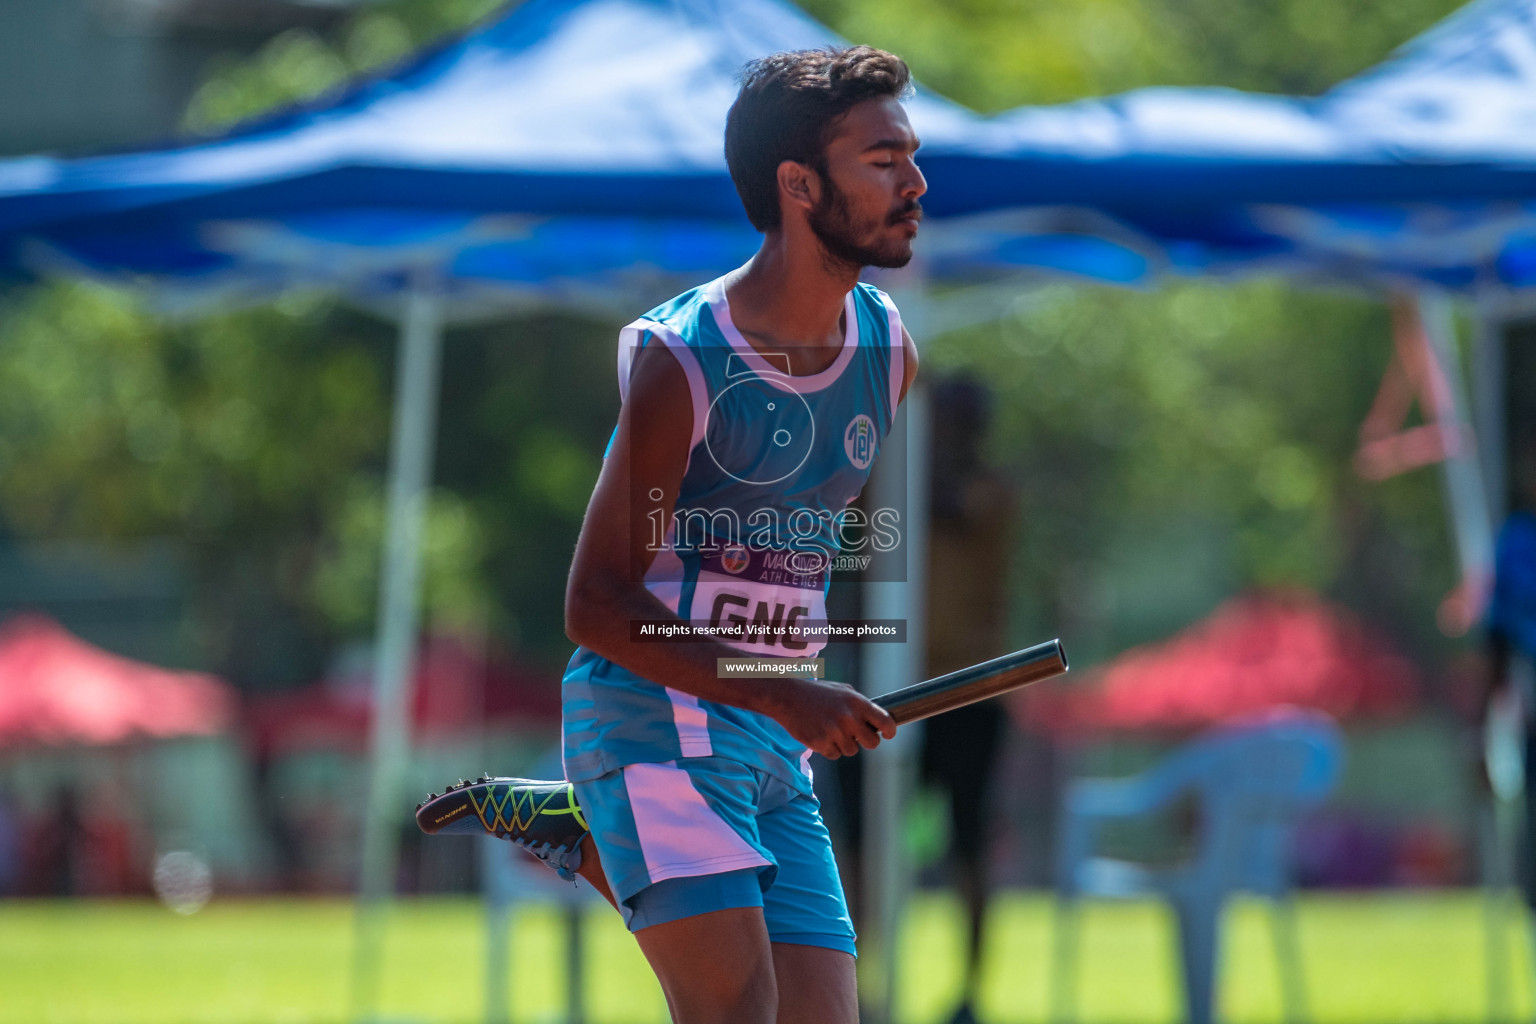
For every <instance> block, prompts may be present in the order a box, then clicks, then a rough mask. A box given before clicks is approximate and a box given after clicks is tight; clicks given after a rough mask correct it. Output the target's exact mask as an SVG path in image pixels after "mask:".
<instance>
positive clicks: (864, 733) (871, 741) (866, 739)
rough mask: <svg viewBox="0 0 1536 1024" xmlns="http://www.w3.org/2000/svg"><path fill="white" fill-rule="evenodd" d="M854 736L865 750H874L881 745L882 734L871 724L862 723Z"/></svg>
mask: <svg viewBox="0 0 1536 1024" xmlns="http://www.w3.org/2000/svg"><path fill="white" fill-rule="evenodd" d="M854 736H855V738H856V739H858V741H859V746H861V747H863V748H864V749H865V750H874V749H875V748H876V747H878V746H879V745H880V734H879V733H878V732H876V731H875V727H874V726H873V725H872V724H870V723H869V722H860V723H859V725H858V728H857V729H856V730H854Z"/></svg>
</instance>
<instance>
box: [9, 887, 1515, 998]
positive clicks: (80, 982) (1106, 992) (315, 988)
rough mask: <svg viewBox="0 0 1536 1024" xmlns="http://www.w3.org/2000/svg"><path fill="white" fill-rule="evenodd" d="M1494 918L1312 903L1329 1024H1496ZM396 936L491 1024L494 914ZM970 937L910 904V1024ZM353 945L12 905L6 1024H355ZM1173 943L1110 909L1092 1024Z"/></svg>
mask: <svg viewBox="0 0 1536 1024" xmlns="http://www.w3.org/2000/svg"><path fill="white" fill-rule="evenodd" d="M1051 906H1052V905H1051V901H1050V900H1049V898H1047V897H1045V896H1042V895H1039V894H1033V893H1010V894H1005V895H1003V896H1001V897H999V899H998V902H997V904H996V914H995V917H994V927H993V928H992V932H991V936H990V939H989V944H988V949H987V959H986V968H985V983H984V984H985V996H984V999H983V1001H982V1004H981V1007H980V1009H981V1011H982V1013H983V1016H984V1018H985V1019H987V1020H989V1021H995V1022H997V1024H1010V1022H1024V1021H1045V1020H1046V1019H1047V1016H1048V1015H1047V1010H1046V1007H1047V1003H1048V994H1047V981H1048V973H1049V966H1048V964H1049V961H1048V956H1047V954H1048V952H1049V948H1050V945H1049V944H1050V937H1051ZM1485 906H1486V904H1485V903H1484V901H1483V900H1482V899H1481V897H1479V896H1478V895H1476V894H1470V893H1462V892H1455V893H1406V894H1389V895H1379V894H1372V895H1368V896H1311V897H1308V898H1304V899H1303V900H1302V901H1301V904H1300V912H1299V915H1300V925H1299V927H1300V932H1301V941H1302V945H1303V957H1304V966H1305V970H1306V972H1307V977H1308V983H1309V990H1310V996H1311V1003H1312V1011H1313V1018H1314V1020H1315V1021H1317V1022H1318V1024H1335V1022H1336V1024H1346V1022H1348V1024H1353V1022H1361V1024H1384V1022H1393V1021H1404V1022H1414V1024H1427V1022H1431V1021H1447V1022H1451V1021H1454V1022H1463V1021H1465V1022H1471V1021H1481V1020H1485V1019H1487V1012H1486V984H1485V978H1486V976H1487V974H1486V972H1487V960H1486V957H1485V952H1486V949H1485V946H1486V943H1485V928H1484V913H1485ZM1511 920H1512V921H1513V920H1515V918H1513V917H1511ZM1520 920H1521V921H1523V919H1520ZM390 921H391V924H390V929H389V935H388V940H387V977H386V981H385V983H384V991H383V1008H384V1012H385V1016H386V1017H387V1018H388V1019H389V1020H390V1021H397V1022H406V1021H420V1022H470V1021H478V1020H481V1019H482V1015H483V1007H484V984H485V967H484V957H485V954H484V948H485V946H484V937H485V936H484V928H485V918H484V914H483V913H482V911H481V908H480V906H479V905H478V904H477V903H476V902H474V901H472V900H468V899H431V900H426V899H423V900H413V901H407V902H404V903H401V904H399V905H398V906H397V908H396V909H395V910H394V911H392V913H391V917H390ZM1228 924H1229V927H1228V931H1227V939H1226V945H1225V950H1224V955H1225V969H1224V971H1223V975H1222V982H1221V989H1220V996H1219V998H1220V1007H1221V1013H1222V1015H1223V1017H1224V1019H1225V1020H1227V1021H1230V1022H1233V1024H1237V1022H1253V1024H1260V1022H1271V1021H1275V1022H1278V1021H1279V1020H1280V1019H1281V1017H1280V1009H1279V995H1278V989H1277V981H1276V977H1275V971H1274V963H1273V959H1272V956H1271V954H1270V948H1271V947H1270V945H1269V933H1268V929H1267V918H1266V910H1265V909H1264V907H1263V905H1262V904H1243V905H1239V906H1236V907H1234V909H1233V911H1232V914H1231V916H1230V918H1229V922H1228ZM587 925H588V927H587V928H586V929H585V930H586V946H585V951H584V953H585V957H584V962H585V967H586V970H587V972H588V987H587V999H588V1009H589V1015H590V1017H589V1019H590V1020H591V1021H593V1022H594V1024H658V1022H663V1021H665V1020H666V1012H665V1004H664V1003H663V1001H662V998H661V993H660V990H659V989H658V988H657V987H656V983H655V982H654V980H652V978H651V976H650V974H649V972H648V970H647V968H646V966H645V962H644V960H643V959H642V958H641V957H640V954H639V952H638V951H637V950H636V949H635V946H634V943H633V941H632V940H631V939H630V938H629V936H628V935H627V934H625V932H624V930H623V928H622V926H621V925H620V924H619V920H618V917H617V916H616V915H614V914H613V913H612V912H611V911H608V910H607V909H606V908H603V907H596V908H593V911H592V913H591V914H590V916H589V918H588V920H587ZM959 926H960V914H959V909H958V907H957V905H956V904H955V903H954V902H953V901H951V900H949V899H948V898H945V897H941V896H924V897H921V898H919V899H918V900H916V901H914V903H913V904H912V905H911V907H910V909H909V912H908V914H907V917H906V920H905V924H904V929H903V933H902V946H901V964H900V970H901V974H900V977H899V980H898V990H899V993H900V1000H901V1002H900V1006H901V1014H900V1016H901V1018H902V1020H903V1021H904V1022H907V1024H929V1022H939V1021H942V1020H944V1019H946V1018H947V1016H948V1013H949V1011H950V1009H951V1008H952V1006H953V1001H954V999H955V998H956V993H957V991H958V986H959V935H960V932H959ZM351 928H352V908H351V906H350V904H348V903H345V902H342V901H329V900H327V901H301V900H292V899H283V900H260V901H257V900H250V901H235V900H230V901H225V902H217V901H216V902H214V903H213V904H211V905H209V906H208V907H207V908H205V909H204V910H202V911H201V912H199V913H198V914H196V915H193V916H191V917H178V916H176V915H175V914H172V913H171V912H169V911H167V910H165V909H163V908H161V907H160V906H159V905H157V904H154V903H150V902H116V901H114V902H32V901H14V902H0V1024H204V1022H206V1024H244V1022H252V1024H254V1022H273V1024H279V1022H281V1024H288V1022H292V1024H300V1022H311V1021H313V1022H340V1021H344V1020H346V1019H347V1017H348V1004H347V999H348V991H347V979H348V964H349V960H348V956H349V953H350V950H351V939H352V933H351ZM1170 929H1171V926H1170V922H1169V920H1168V917H1167V914H1166V913H1165V911H1164V910H1163V909H1162V908H1161V907H1159V906H1157V905H1153V904H1098V905H1094V906H1091V907H1090V908H1089V909H1088V911H1087V913H1086V915H1085V919H1084V924H1083V931H1082V936H1083V943H1084V945H1083V951H1082V955H1081V961H1080V962H1081V964H1082V966H1083V970H1082V974H1081V977H1080V979H1079V989H1078V1007H1079V1010H1080V1019H1082V1020H1084V1021H1106V1022H1113V1024H1142V1022H1146V1024H1153V1022H1168V1021H1175V1020H1177V1019H1178V1017H1179V996H1178V990H1177V985H1176V981H1175V976H1174V971H1175V961H1174V952H1173V947H1172V944H1171V930H1170ZM562 935H563V933H562V931H561V918H560V916H559V913H558V912H556V911H554V910H551V909H548V908H542V907H529V908H525V909H523V910H520V911H518V912H517V913H516V914H515V916H514V918H513V931H512V948H511V954H510V956H511V962H512V966H511V972H512V973H511V984H512V1020H513V1021H514V1022H516V1024H534V1022H538V1024H550V1022H557V1021H562V1020H563V1019H564V1014H563V1012H562V997H561V993H562V991H563V987H562V986H563V981H562V974H561V972H562V969H563V950H564V947H565V943H564V940H563V937H562ZM1510 938H1511V945H1510V950H1509V956H1510V960H1509V963H1508V967H1509V978H1510V996H1511V1006H1510V1009H1511V1010H1512V1011H1513V1012H1514V1014H1516V1015H1517V1017H1518V1019H1529V1018H1530V1015H1531V1012H1532V1001H1531V993H1530V978H1529V967H1528V964H1529V962H1530V961H1529V956H1528V947H1527V936H1526V933H1525V929H1524V926H1523V924H1521V925H1519V927H1517V928H1515V929H1513V930H1512V931H1511V933H1510Z"/></svg>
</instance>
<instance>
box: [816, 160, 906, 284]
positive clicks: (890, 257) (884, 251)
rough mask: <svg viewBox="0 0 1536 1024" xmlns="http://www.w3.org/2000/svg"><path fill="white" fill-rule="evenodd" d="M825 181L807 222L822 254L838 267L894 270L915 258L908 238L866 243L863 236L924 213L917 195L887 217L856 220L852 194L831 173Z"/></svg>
mask: <svg viewBox="0 0 1536 1024" xmlns="http://www.w3.org/2000/svg"><path fill="white" fill-rule="evenodd" d="M821 180H822V182H823V183H824V184H825V191H824V192H823V193H822V197H821V201H820V202H819V203H817V204H816V206H815V208H814V209H813V210H811V215H810V218H809V219H808V221H807V223H808V224H809V225H810V228H811V231H812V232H813V233H814V234H815V235H816V239H817V241H819V242H820V243H821V248H822V256H823V258H824V259H825V260H826V261H827V263H828V264H829V265H830V266H831V267H832V268H834V269H842V268H845V267H852V268H853V269H855V270H862V269H863V268H864V267H880V268H881V269H883V270H894V269H896V268H897V267H904V266H906V265H907V264H908V263H910V262H911V261H912V242H911V240H910V239H906V238H891V239H889V240H887V241H885V242H883V243H880V244H876V245H865V244H862V243H861V242H860V239H861V238H867V237H869V236H870V235H873V234H875V233H876V232H878V231H879V229H880V228H882V227H885V226H887V225H894V224H896V223H897V222H898V221H901V220H902V219H903V218H905V217H908V216H911V215H912V214H913V213H917V214H919V215H920V214H921V213H922V210H923V208H922V206H921V205H919V204H918V202H917V200H916V199H909V200H907V202H906V204H905V205H904V206H902V207H901V208H900V209H898V210H896V211H894V212H892V213H890V214H888V215H887V216H886V217H885V219H884V220H883V221H880V222H876V221H872V220H871V221H866V222H865V223H863V224H856V223H855V222H854V219H853V210H852V209H851V208H850V205H849V203H848V196H847V195H846V194H844V192H843V190H842V189H840V188H838V187H837V184H836V183H835V182H833V180H832V177H831V175H829V174H827V173H825V172H823V173H822V175H821Z"/></svg>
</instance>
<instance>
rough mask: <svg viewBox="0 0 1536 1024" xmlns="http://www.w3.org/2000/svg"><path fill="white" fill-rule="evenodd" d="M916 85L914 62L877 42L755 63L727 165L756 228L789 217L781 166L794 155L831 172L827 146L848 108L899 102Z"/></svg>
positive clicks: (737, 109) (728, 138) (730, 129)
mask: <svg viewBox="0 0 1536 1024" xmlns="http://www.w3.org/2000/svg"><path fill="white" fill-rule="evenodd" d="M911 83H912V73H911V72H910V71H908V70H907V64H906V61H904V60H902V59H901V58H900V57H898V56H896V55H895V54H891V53H886V52H885V51H884V50H877V49H875V48H874V47H873V46H850V47H848V48H846V49H837V48H836V47H831V46H829V47H826V48H825V49H820V50H794V51H791V52H788V53H775V54H770V55H769V56H767V57H761V58H759V59H758V60H754V61H752V62H751V63H750V64H748V65H747V66H746V68H745V69H743V71H742V76H741V92H739V93H738V94H737V95H736V102H735V103H733V104H731V112H730V114H729V115H728V116H727V117H726V119H725V163H726V166H727V167H729V168H730V169H731V180H732V181H733V182H735V183H736V192H737V194H738V195H740V196H741V204H742V205H743V206H745V207H746V208H747V219H748V220H750V221H751V222H752V226H753V227H755V228H757V230H759V231H769V230H771V229H773V228H776V227H778V226H779V224H780V222H781V216H780V212H779V182H778V169H779V164H780V163H782V162H783V161H785V160H793V161H795V162H796V163H802V164H805V165H807V166H809V167H811V168H812V169H814V170H815V171H816V172H817V173H818V174H820V175H822V176H823V177H825V176H826V172H827V164H826V145H827V143H828V142H830V141H831V139H832V129H833V128H834V127H835V126H836V124H837V122H838V120H839V119H840V118H842V116H843V115H844V114H846V113H847V112H848V109H849V108H850V107H852V106H853V105H854V104H855V103H859V102H862V101H863V100H868V99H876V98H878V97H882V96H891V97H895V98H898V99H899V98H901V97H902V96H905V95H906V94H907V92H908V91H909V90H910V88H911Z"/></svg>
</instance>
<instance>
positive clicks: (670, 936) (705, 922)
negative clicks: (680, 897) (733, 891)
mask: <svg viewBox="0 0 1536 1024" xmlns="http://www.w3.org/2000/svg"><path fill="white" fill-rule="evenodd" d="M635 939H636V940H637V941H638V942H639V943H640V950H641V952H643V953H644V954H645V958H646V960H648V961H649V962H650V965H651V970H653V971H655V972H656V979H657V980H658V981H660V982H661V990H662V992H663V993H665V994H666V997H667V1006H668V1007H670V1008H671V1010H672V1020H673V1022H674V1024H775V1015H776V1014H777V1013H778V987H777V984H776V983H775V980H774V967H775V954H776V953H777V951H778V947H776V946H770V943H769V941H768V928H767V926H766V925H764V924H763V911H762V908H761V907H740V908H736V909H732V910H716V911H712V912H711V913H708V914H697V915H695V916H693V917H685V918H681V919H680V920H677V921H668V922H667V923H665V924H658V925H652V926H651V927H649V928H642V929H640V930H639V931H638V932H636V933H635ZM796 984H799V982H798V980H797V982H796ZM780 1019H784V1018H780ZM795 1019H797V1020H805V1021H811V1020H817V1021H828V1020H833V1019H834V1018H828V1017H826V1016H825V1015H820V1016H816V1017H809V1016H807V1017H801V1018H795Z"/></svg>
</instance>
